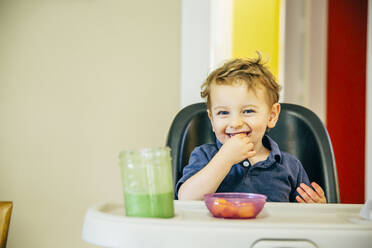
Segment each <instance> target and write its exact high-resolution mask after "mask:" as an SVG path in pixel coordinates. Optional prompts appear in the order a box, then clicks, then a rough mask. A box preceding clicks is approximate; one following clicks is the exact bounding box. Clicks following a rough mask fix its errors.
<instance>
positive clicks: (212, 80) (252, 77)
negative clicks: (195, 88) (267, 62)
mask: <svg viewBox="0 0 372 248" xmlns="http://www.w3.org/2000/svg"><path fill="white" fill-rule="evenodd" d="M257 54H258V57H257V58H253V59H244V58H235V59H231V60H229V61H227V62H226V63H225V64H224V65H222V66H221V67H219V68H217V69H215V70H214V71H212V72H211V73H210V74H209V75H208V77H207V79H206V80H205V81H204V83H203V84H202V86H201V90H202V91H201V93H200V95H201V97H202V98H203V99H206V102H207V107H208V109H210V107H211V100H210V91H211V85H213V84H216V85H233V84H238V83H242V82H244V83H245V84H246V85H247V88H248V89H250V90H254V91H255V90H256V89H257V87H259V86H262V87H263V88H264V89H265V90H266V93H267V97H268V100H269V103H270V104H271V105H272V104H274V103H277V102H278V101H279V92H280V85H279V84H278V83H277V82H276V81H275V77H274V75H273V74H272V73H271V72H270V71H269V70H268V69H267V68H266V67H265V66H264V63H263V62H262V61H261V54H260V53H257Z"/></svg>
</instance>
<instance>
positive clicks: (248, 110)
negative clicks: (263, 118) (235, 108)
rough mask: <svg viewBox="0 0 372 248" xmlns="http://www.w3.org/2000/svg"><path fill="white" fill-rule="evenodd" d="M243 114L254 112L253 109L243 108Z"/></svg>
mask: <svg viewBox="0 0 372 248" xmlns="http://www.w3.org/2000/svg"><path fill="white" fill-rule="evenodd" d="M243 113H244V114H250V113H254V110H253V109H245V110H244V111H243Z"/></svg>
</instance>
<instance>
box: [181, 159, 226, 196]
mask: <svg viewBox="0 0 372 248" xmlns="http://www.w3.org/2000/svg"><path fill="white" fill-rule="evenodd" d="M232 165H233V164H232ZM232 165H229V162H228V161H225V160H224V158H223V157H222V156H221V153H220V152H217V153H216V155H215V156H214V157H213V158H212V159H211V161H210V162H209V163H208V164H207V165H206V166H205V167H204V168H203V169H201V170H200V171H199V172H197V173H196V174H195V175H193V176H192V177H190V178H189V179H187V180H186V181H185V182H184V183H183V184H182V185H181V187H180V189H179V190H178V199H179V200H202V199H203V195H205V194H208V193H214V192H216V190H217V188H218V187H219V185H220V184H221V182H222V181H223V179H224V178H225V177H226V175H227V174H228V173H229V171H230V169H231V167H232Z"/></svg>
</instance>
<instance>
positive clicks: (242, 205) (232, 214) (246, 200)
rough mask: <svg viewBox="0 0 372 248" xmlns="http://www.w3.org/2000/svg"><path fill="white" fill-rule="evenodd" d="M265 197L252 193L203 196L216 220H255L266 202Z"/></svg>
mask: <svg viewBox="0 0 372 248" xmlns="http://www.w3.org/2000/svg"><path fill="white" fill-rule="evenodd" d="M266 199H267V197H266V195H261V194H253V193H213V194H206V195H204V202H205V205H206V206H207V208H208V210H209V212H211V214H212V215H213V216H214V217H217V218H228V219H250V218H255V217H256V216H257V215H258V214H259V213H260V212H261V210H262V208H263V207H264V205H265V202H266Z"/></svg>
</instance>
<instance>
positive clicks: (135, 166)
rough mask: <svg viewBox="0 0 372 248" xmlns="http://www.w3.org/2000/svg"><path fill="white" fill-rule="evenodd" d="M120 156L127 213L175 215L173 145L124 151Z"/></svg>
mask: <svg viewBox="0 0 372 248" xmlns="http://www.w3.org/2000/svg"><path fill="white" fill-rule="evenodd" d="M119 157H120V169H121V176H122V182H123V192H124V202H125V214H126V216H134V217H152V218H171V217H173V216H174V205H173V181H172V170H171V157H170V148H169V147H160V148H145V149H141V150H132V151H123V152H121V153H120V156H119Z"/></svg>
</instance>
